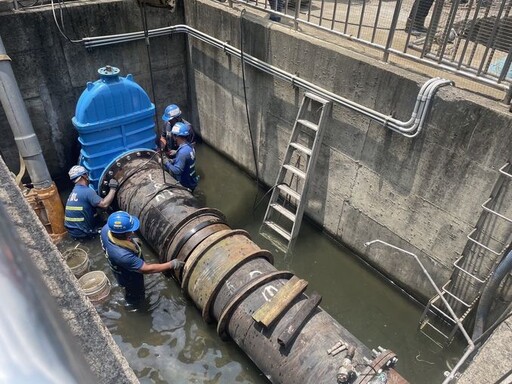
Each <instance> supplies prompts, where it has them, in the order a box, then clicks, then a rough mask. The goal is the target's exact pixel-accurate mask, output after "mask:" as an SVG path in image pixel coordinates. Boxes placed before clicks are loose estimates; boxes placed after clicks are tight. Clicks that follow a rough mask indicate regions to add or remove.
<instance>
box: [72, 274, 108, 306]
mask: <svg viewBox="0 0 512 384" xmlns="http://www.w3.org/2000/svg"><path fill="white" fill-rule="evenodd" d="M78 284H79V285H80V288H82V291H83V292H84V293H85V295H86V296H87V297H88V298H89V300H91V301H101V300H103V299H105V298H106V297H107V296H108V295H109V293H110V280H109V279H108V277H107V275H105V273H103V272H102V271H92V272H88V273H86V274H85V275H83V276H82V277H81V278H79V279H78Z"/></svg>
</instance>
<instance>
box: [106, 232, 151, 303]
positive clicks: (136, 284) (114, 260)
mask: <svg viewBox="0 0 512 384" xmlns="http://www.w3.org/2000/svg"><path fill="white" fill-rule="evenodd" d="M108 232H109V228H108V225H104V226H103V228H102V229H101V237H100V238H101V245H102V247H103V250H104V251H105V255H106V256H107V259H108V262H109V264H110V268H111V270H112V272H113V274H114V276H115V278H116V280H117V282H118V283H119V285H120V286H122V287H124V288H125V290H126V301H127V302H128V303H130V304H137V303H140V301H141V300H142V299H144V292H145V291H144V276H143V274H142V273H141V272H140V269H141V268H142V266H143V265H144V258H143V257H142V254H141V255H140V257H139V255H138V254H137V253H135V252H134V251H132V250H130V249H127V248H124V247H121V246H119V245H117V244H114V243H113V242H112V241H111V240H110V239H109V238H108Z"/></svg>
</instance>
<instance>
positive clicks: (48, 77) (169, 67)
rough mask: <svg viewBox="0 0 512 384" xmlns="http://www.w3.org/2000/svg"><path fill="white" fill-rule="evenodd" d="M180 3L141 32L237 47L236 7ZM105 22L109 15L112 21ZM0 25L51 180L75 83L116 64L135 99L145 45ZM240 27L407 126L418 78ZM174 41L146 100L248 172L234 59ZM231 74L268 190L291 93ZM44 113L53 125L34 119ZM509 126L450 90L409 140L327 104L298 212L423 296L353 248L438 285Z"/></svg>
mask: <svg viewBox="0 0 512 384" xmlns="http://www.w3.org/2000/svg"><path fill="white" fill-rule="evenodd" d="M185 7H186V8H185V13H186V18H185V17H184V15H183V13H181V14H180V13H177V14H173V15H171V14H169V13H166V12H167V11H165V10H158V11H155V10H152V11H151V17H150V23H151V25H150V27H161V26H164V25H167V24H168V23H180V22H182V21H183V20H184V18H185V19H186V21H187V23H188V24H190V25H191V26H192V27H196V28H198V29H200V30H201V31H204V32H206V33H209V34H211V35H212V36H214V37H216V38H219V39H221V40H224V41H229V42H230V43H232V44H233V45H238V44H239V41H240V29H239V28H240V19H239V18H238V17H239V11H238V10H236V11H228V10H227V9H226V7H225V6H223V5H219V4H217V5H215V3H214V2H210V1H192V0H190V1H187V2H186V3H185ZM181 11H183V8H181ZM68 12H69V18H68V16H67V17H66V20H68V22H70V25H73V26H74V27H73V29H72V32H77V34H79V35H81V36H80V37H83V36H84V34H85V35H88V36H91V35H101V34H110V33H119V32H128V31H134V30H141V29H142V27H141V24H140V19H139V15H138V9H137V8H136V7H134V5H133V3H128V2H119V1H113V2H106V1H98V2H88V3H87V4H83V5H82V7H78V5H70V8H69V9H68ZM116 14H119V15H123V17H118V18H114V19H113V20H114V21H113V22H112V20H111V16H112V15H116ZM0 17H2V22H0V34H2V37H3V38H4V43H5V44H6V48H7V50H8V53H9V54H10V55H11V56H12V58H13V69H14V71H15V74H16V75H17V78H18V81H19V82H20V87H21V89H22V93H23V95H24V97H25V100H26V103H27V106H28V108H29V111H30V114H31V116H32V117H33V119H34V121H35V124H34V125H35V128H36V132H37V134H38V136H41V138H42V144H43V150H44V152H45V156H48V159H49V162H50V167H51V170H52V172H53V174H55V175H59V174H62V173H63V172H64V171H65V170H66V169H65V164H69V163H72V162H74V160H75V159H76V155H77V153H76V151H73V150H72V149H70V148H69V146H67V145H64V146H62V143H70V142H75V141H74V140H75V139H76V132H75V131H74V130H73V128H72V126H71V124H70V119H71V117H72V115H73V108H74V104H75V103H76V100H77V99H78V96H79V94H80V93H81V91H82V90H83V88H84V85H85V82H86V81H91V80H95V79H96V77H97V75H96V72H95V71H96V69H97V68H98V67H100V66H103V65H105V64H111V65H116V63H117V62H122V63H123V66H122V68H121V69H122V72H123V74H126V73H134V74H135V79H136V80H137V81H139V82H140V83H141V85H142V86H143V87H144V88H145V89H146V90H148V91H149V90H150V89H151V87H150V81H149V75H148V66H147V61H146V59H145V54H146V52H145V46H144V44H143V42H137V43H129V44H126V45H123V46H113V47H106V48H103V49H95V50H92V51H91V52H88V51H86V50H85V49H84V48H82V47H81V46H80V45H71V44H70V43H67V42H65V41H64V40H63V39H62V37H61V36H59V35H58V33H57V32H56V31H55V29H54V28H53V29H52V28H47V27H48V26H53V24H52V17H51V14H50V12H49V10H48V9H46V10H44V11H42V12H41V11H37V12H36V11H28V12H22V13H18V14H15V15H12V14H10V13H9V14H1V15H0ZM243 25H244V35H243V45H244V49H245V51H246V52H247V53H250V54H252V55H254V56H256V57H258V58H260V59H262V60H264V61H267V62H269V63H271V64H273V65H275V66H277V67H279V68H282V69H284V70H286V71H288V72H290V73H296V74H297V75H299V76H301V77H304V78H305V79H307V80H309V81H312V82H314V83H315V84H317V85H319V86H322V87H325V88H326V89H328V90H330V91H333V92H335V93H338V94H340V95H342V96H344V97H347V98H349V99H351V100H354V101H356V102H358V103H361V104H363V105H365V106H368V107H370V108H374V109H376V110H378V111H381V112H383V113H390V114H391V113H392V114H393V115H394V116H395V117H397V118H400V119H407V118H409V116H410V112H411V110H412V105H413V104H414V100H415V98H416V95H417V93H418V90H419V87H420V86H421V84H422V83H424V82H425V81H426V78H424V77H421V76H418V75H416V74H411V73H410V72H408V71H404V70H401V69H398V68H394V67H393V66H390V65H388V64H383V63H380V62H376V61H375V60H371V59H370V58H369V57H366V56H365V55H360V54H357V53H354V52H349V51H347V50H344V49H343V48H341V47H339V46H338V45H336V44H333V43H332V42H330V41H328V39H324V38H323V36H322V38H321V39H315V38H312V37H311V36H304V35H301V34H300V33H297V32H296V31H294V30H293V29H292V28H290V26H288V25H283V24H276V23H272V22H269V21H268V20H267V19H264V18H261V17H257V16H254V15H246V16H245V17H244V21H243ZM5 36H9V37H10V38H9V39H6V38H5ZM319 36H320V34H319ZM11 38H12V39H11ZM185 40H186V39H185V38H184V37H183V36H172V37H163V38H158V39H154V40H152V47H153V48H152V51H153V52H154V54H155V56H154V60H155V62H156V64H155V66H154V68H153V69H154V71H155V77H156V95H157V102H158V104H159V105H162V106H163V105H164V104H166V102H167V101H170V100H172V101H177V100H178V102H182V103H186V101H187V100H190V101H191V102H190V104H188V105H186V104H184V105H186V107H185V109H186V112H187V115H189V116H190V115H192V120H194V119H196V120H197V121H198V122H199V123H200V125H196V127H197V129H198V131H199V132H200V133H201V134H202V136H203V138H204V139H205V140H206V141H208V142H209V143H210V144H211V145H213V146H215V147H216V148H217V149H218V150H219V151H221V152H223V153H224V154H225V155H226V156H228V157H229V158H230V159H232V160H233V161H235V162H236V163H237V164H238V165H240V166H241V167H243V168H244V169H246V170H248V171H249V172H252V173H254V169H253V159H252V155H251V151H250V150H249V148H250V145H251V139H250V137H249V135H248V132H247V130H246V129H245V127H246V124H247V123H246V116H245V105H244V98H243V97H244V96H243V95H244V93H243V88H242V74H241V65H240V62H239V60H237V59H234V58H232V57H230V56H227V55H226V54H225V53H224V52H221V51H217V50H215V49H214V48H211V47H209V46H207V45H206V44H204V43H199V42H194V41H192V44H191V45H190V47H189V48H190V49H189V50H187V47H186V44H185ZM155 46H156V47H158V49H155V48H154V47H155ZM50 52H51V55H50ZM362 53H363V54H364V52H362ZM186 54H189V55H190V57H189V61H188V63H187V62H186V59H185V55H186ZM54 57H55V58H54ZM245 75H246V80H247V87H248V100H249V114H250V119H251V123H252V127H253V130H254V132H255V138H256V146H257V149H258V161H259V163H258V164H259V167H260V169H259V171H260V176H261V177H262V178H263V180H264V181H265V183H266V184H267V185H272V184H273V183H274V180H275V176H276V173H277V170H278V168H279V164H280V161H281V159H282V157H283V153H284V149H285V147H286V143H287V141H288V138H289V135H290V130H291V127H292V125H293V120H294V118H295V115H296V111H297V108H298V105H299V103H300V98H301V93H300V91H299V90H298V89H296V88H294V87H292V86H290V85H289V84H285V83H282V82H280V81H278V80H275V79H272V78H271V77H270V76H267V75H263V74H261V73H259V72H258V71H255V70H253V69H251V68H249V67H247V68H246V74H245ZM187 79H188V84H186V82H187ZM188 87H189V88H190V89H187V88H188ZM189 92H190V94H189ZM48 109H52V110H53V111H54V112H55V113H56V115H51V116H48V115H47V111H48ZM2 119H3V120H2ZM511 125H512V121H511V118H510V114H509V113H508V111H507V109H506V108H505V107H504V106H501V105H499V104H497V103H496V102H492V101H489V100H486V99H484V98H481V97H479V96H476V95H473V94H471V93H468V92H464V91H461V90H459V89H456V88H452V87H450V88H443V89H441V90H440V91H438V93H437V94H436V96H435V99H434V104H433V107H432V110H431V113H430V115H429V118H428V119H427V121H426V126H425V128H424V130H423V132H422V133H421V134H420V135H419V136H418V137H417V138H416V139H414V140H410V139H406V138H403V137H401V136H399V135H397V134H395V133H392V132H390V131H388V130H386V129H385V128H383V127H381V126H379V125H377V124H375V123H372V122H370V121H369V120H368V119H366V118H363V117H361V116H359V115H357V114H355V113H353V112H351V111H348V110H347V109H346V108H343V107H340V106H336V105H335V106H334V108H333V112H332V116H331V119H330V121H329V123H328V129H327V132H326V140H325V141H324V145H323V147H322V150H321V154H320V159H319V164H320V166H319V167H318V172H317V174H316V176H315V179H314V188H313V189H312V191H311V192H310V194H309V205H308V208H307V211H306V213H307V214H308V215H309V216H310V217H311V218H313V219H314V220H315V221H316V222H317V223H318V224H320V225H322V226H323V227H324V228H325V230H326V232H328V233H329V234H331V235H333V236H334V237H335V238H336V239H337V240H339V241H342V242H344V243H345V244H347V245H348V246H349V247H351V248H352V249H353V250H355V251H356V252H358V253H359V254H361V255H362V257H363V258H365V259H366V260H367V261H369V262H371V263H372V264H373V265H375V266H377V267H378V268H379V269H380V270H381V271H383V272H384V273H386V274H388V275H390V276H391V277H392V278H393V279H395V280H396V281H397V282H398V283H399V284H400V285H401V286H402V287H404V288H406V289H407V290H409V291H410V292H413V293H414V294H415V295H417V296H419V297H423V299H427V298H429V297H430V296H431V295H432V294H433V291H432V289H431V288H430V287H429V285H428V283H427V282H426V279H425V278H423V277H422V275H421V274H420V273H419V271H418V267H417V266H416V265H415V262H414V261H413V260H412V259H411V260H409V259H406V258H403V257H402V256H401V255H399V254H397V253H394V252H389V251H388V250H386V249H382V248H378V247H371V249H366V248H364V247H363V244H364V242H366V241H368V240H371V239H373V238H382V239H384V240H387V241H389V242H391V243H393V244H395V245H398V246H402V247H403V248H406V249H407V250H409V251H412V252H414V253H416V254H417V255H418V256H419V257H420V259H421V260H422V261H423V263H424V264H425V265H426V267H427V270H428V271H429V272H430V273H431V274H432V275H433V277H434V279H435V280H436V281H437V282H438V283H439V284H440V285H441V284H443V283H444V282H446V280H447V279H448V278H449V276H450V274H451V272H452V270H453V266H452V262H453V261H454V260H455V259H456V257H457V256H458V255H459V254H460V252H461V250H462V248H463V247H464V245H465V242H466V241H467V240H466V235H467V234H468V233H469V231H470V230H471V228H472V227H473V226H474V224H475V222H476V220H477V219H478V215H479V214H480V210H481V208H480V204H482V203H483V202H484V201H485V199H486V198H487V197H488V195H489V193H490V191H491V189H492V186H493V184H494V183H495V181H496V180H497V177H498V171H497V170H498V168H499V167H501V166H502V165H503V164H504V163H505V162H506V160H507V159H508V158H510V156H511V153H510V148H509V143H510V139H511V137H510V136H511V135H512V131H511V130H510V126H511ZM0 127H1V129H2V132H3V133H4V134H5V137H6V140H5V141H3V145H2V146H1V147H0V149H1V150H2V152H4V155H5V157H6V158H7V159H8V160H9V162H10V163H11V164H9V165H10V166H11V168H13V169H17V164H16V158H17V153H16V151H15V149H14V146H13V144H12V140H10V133H9V132H8V130H7V124H5V119H4V118H3V115H2V114H0ZM59 145H61V147H58V146H59Z"/></svg>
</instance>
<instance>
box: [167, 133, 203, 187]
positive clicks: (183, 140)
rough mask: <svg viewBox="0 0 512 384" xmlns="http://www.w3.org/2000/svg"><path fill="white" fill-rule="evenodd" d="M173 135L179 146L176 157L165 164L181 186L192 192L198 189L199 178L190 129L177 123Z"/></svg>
mask: <svg viewBox="0 0 512 384" xmlns="http://www.w3.org/2000/svg"><path fill="white" fill-rule="evenodd" d="M171 134H172V136H173V138H174V140H175V141H176V143H177V144H178V149H177V150H176V153H175V157H174V158H172V159H170V160H166V161H165V162H164V165H165V168H167V170H168V171H169V172H170V173H172V175H173V177H174V178H175V179H176V180H178V181H179V182H180V184H181V185H183V186H184V187H186V188H188V189H190V190H191V191H192V192H193V191H194V189H195V188H196V187H197V183H198V181H199V176H198V175H197V174H196V151H195V149H194V147H193V146H192V145H191V144H190V142H189V138H190V129H189V126H188V125H187V124H185V123H176V124H174V126H173V127H172V130H171Z"/></svg>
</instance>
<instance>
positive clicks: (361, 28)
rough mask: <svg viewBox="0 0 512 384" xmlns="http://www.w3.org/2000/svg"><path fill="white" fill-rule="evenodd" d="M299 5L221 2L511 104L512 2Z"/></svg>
mask: <svg viewBox="0 0 512 384" xmlns="http://www.w3.org/2000/svg"><path fill="white" fill-rule="evenodd" d="M300 1H301V3H300V6H299V7H297V6H296V2H295V0H269V1H266V0H255V1H252V0H228V1H226V0H224V2H225V4H227V5H230V6H233V5H234V4H236V3H239V4H243V5H244V6H249V7H255V8H258V9H261V10H264V11H266V12H268V13H270V16H271V17H270V18H271V19H273V20H279V19H280V18H282V19H283V20H284V19H291V20H293V21H294V24H295V27H296V28H299V25H301V24H307V25H311V26H314V27H315V28H320V29H322V30H327V31H329V32H332V33H334V34H337V35H341V36H344V37H347V38H349V39H350V40H352V41H357V42H358V43H361V44H365V45H369V46H371V47H373V48H376V49H377V50H378V52H381V54H380V55H381V57H380V58H381V59H382V60H383V61H386V62H388V61H395V60H394V59H393V60H392V57H394V58H395V59H396V58H400V59H405V60H403V61H405V62H409V63H411V62H416V63H421V64H426V66H427V67H430V68H434V69H442V70H444V71H449V72H452V73H454V74H456V75H459V76H462V77H464V78H468V79H470V80H471V82H469V83H472V84H473V87H471V86H469V87H467V88H470V89H471V88H473V89H474V90H479V89H478V86H477V87H475V85H481V86H485V87H487V88H489V87H490V88H492V89H493V90H494V91H496V90H498V94H499V95H500V96H501V97H503V96H504V95H505V99H506V101H507V102H510V92H509V89H510V85H511V84H512V69H511V68H510V65H511V62H512V15H511V14H510V11H511V7H512V0H501V1H500V0H366V1H365V0H311V1H310V0H300ZM406 65H407V64H406ZM475 88H476V89H475ZM504 92H505V93H504ZM483 93H488V92H483ZM493 96H497V94H494V95H493Z"/></svg>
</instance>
